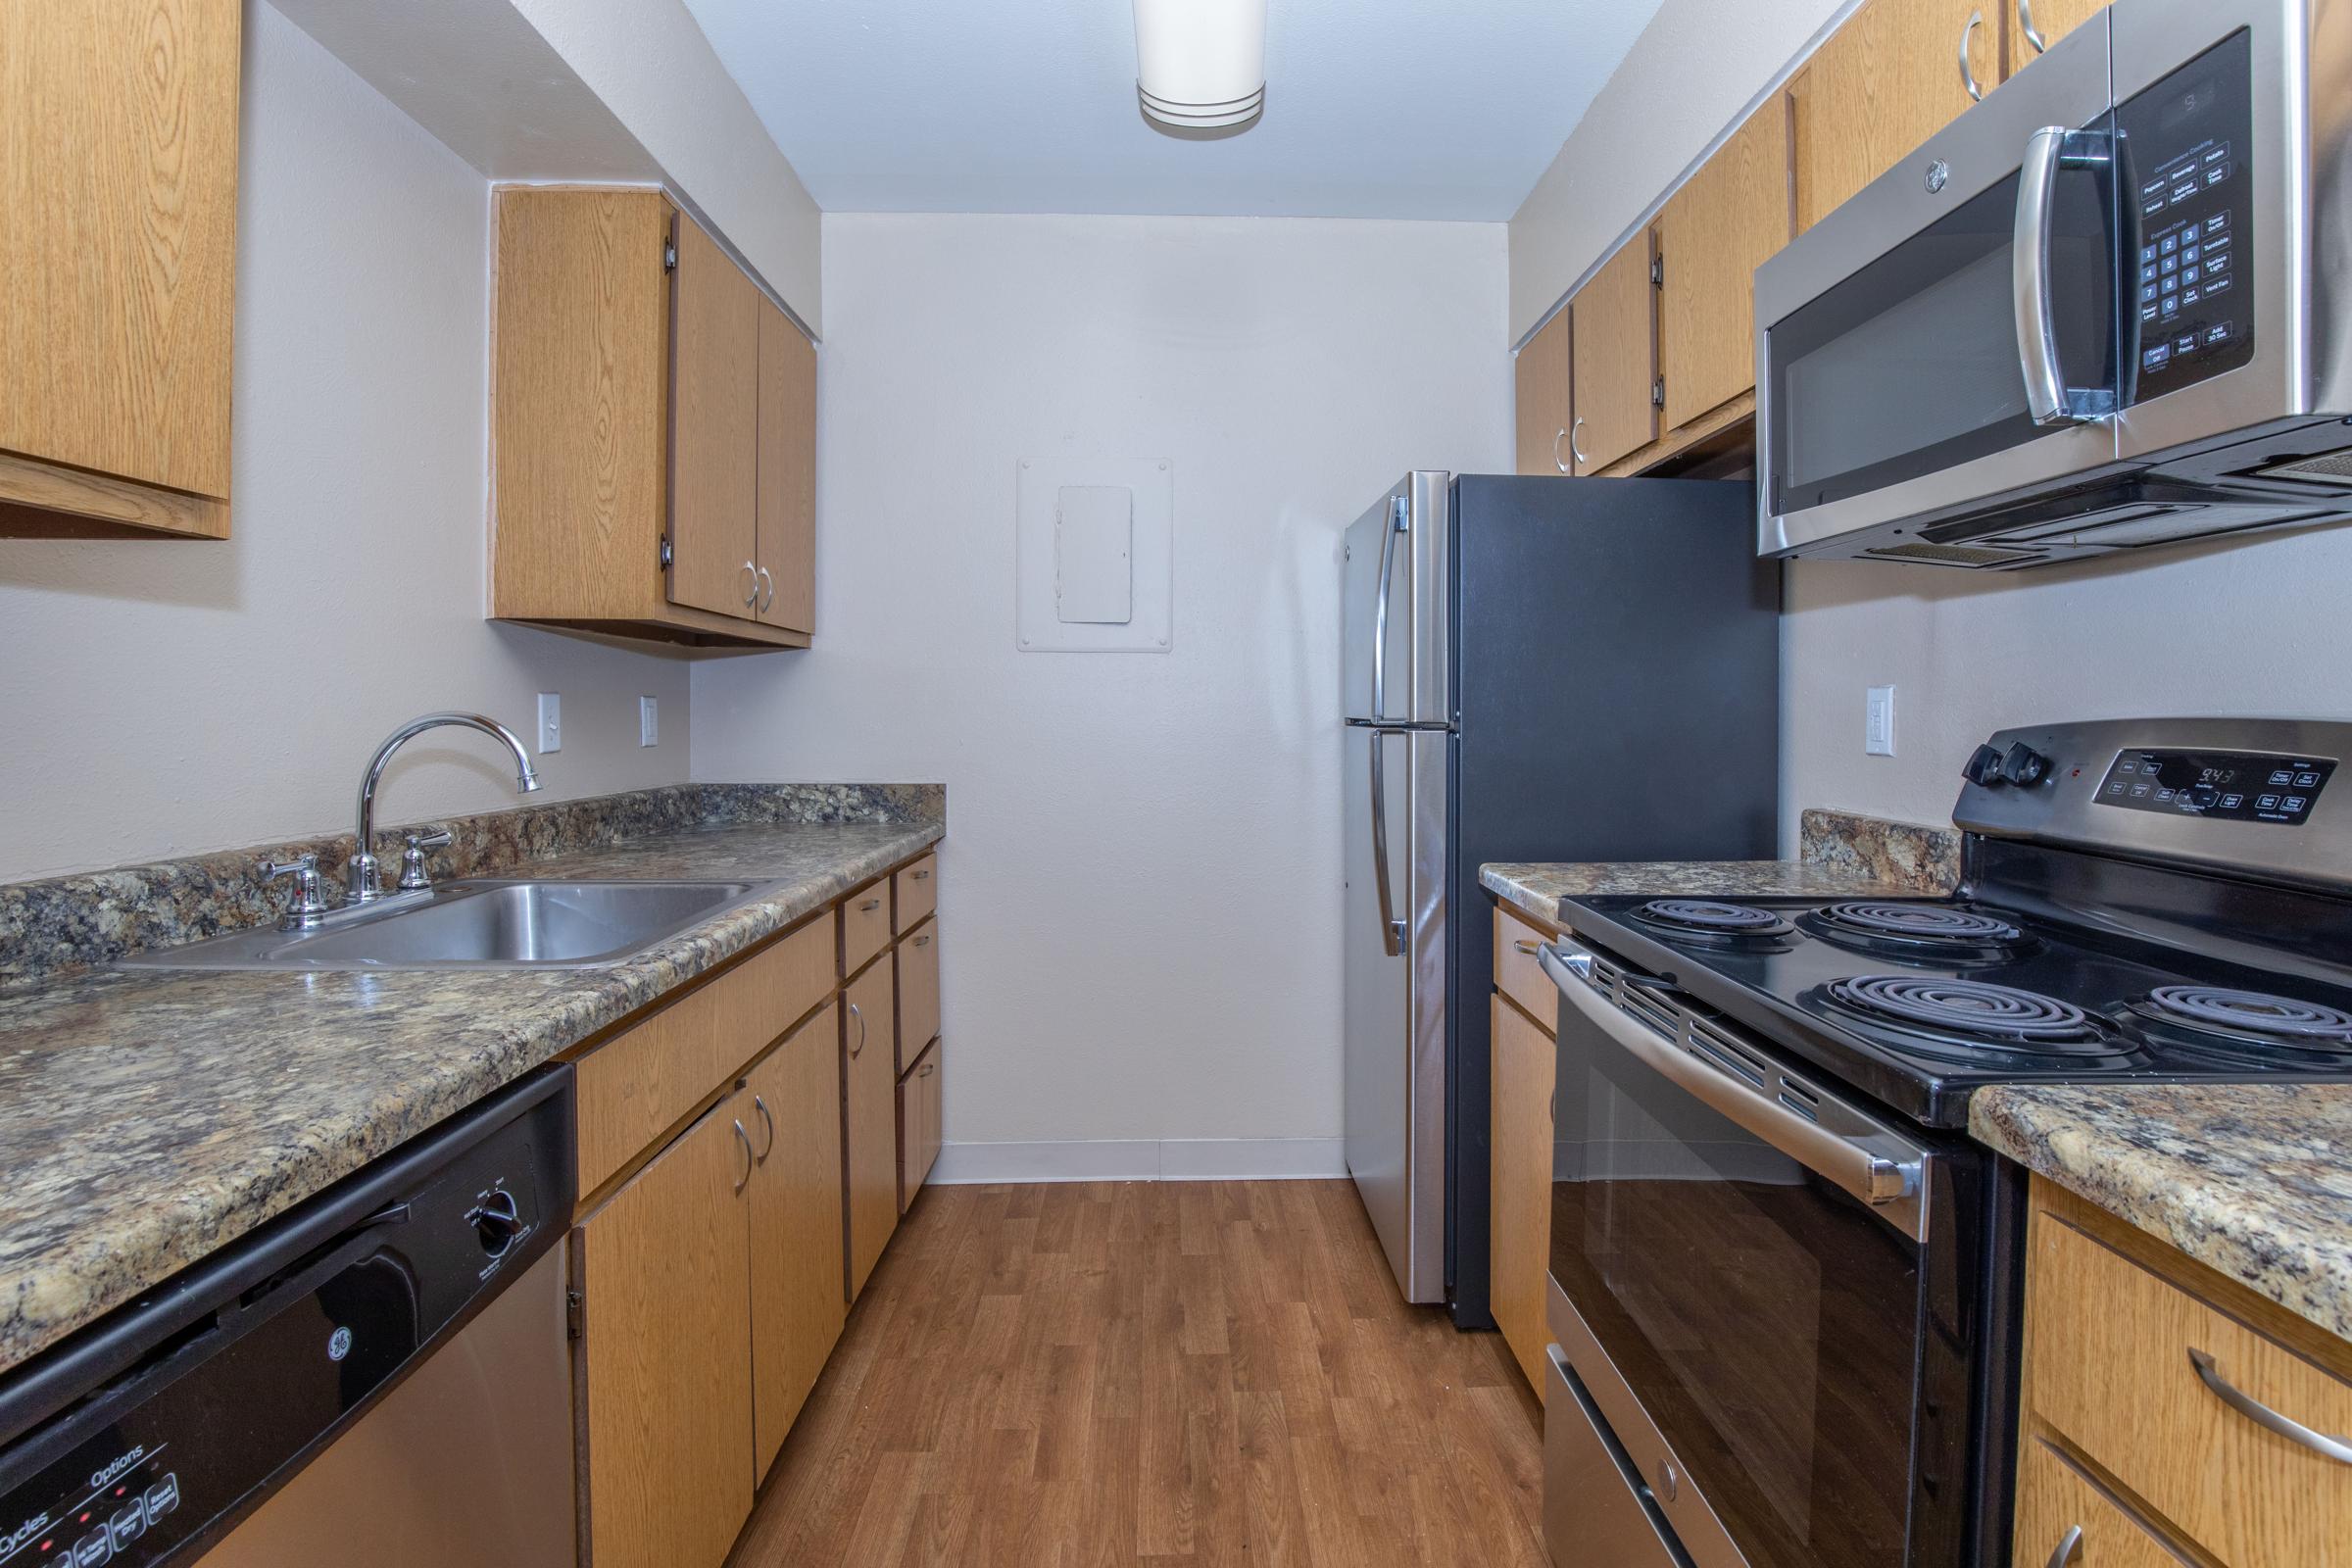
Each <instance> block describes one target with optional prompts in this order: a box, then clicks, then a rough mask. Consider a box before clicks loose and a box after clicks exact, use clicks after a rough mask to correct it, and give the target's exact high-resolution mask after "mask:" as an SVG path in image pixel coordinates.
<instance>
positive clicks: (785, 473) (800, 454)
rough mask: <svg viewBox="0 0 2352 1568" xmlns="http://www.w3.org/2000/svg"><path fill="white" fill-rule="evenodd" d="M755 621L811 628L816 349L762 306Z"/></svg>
mask: <svg viewBox="0 0 2352 1568" xmlns="http://www.w3.org/2000/svg"><path fill="white" fill-rule="evenodd" d="M759 446H760V453H759V508H760V550H759V562H760V573H761V575H760V619H761V620H763V621H766V622H767V623H768V624H769V625H771V626H785V627H789V628H791V629H792V630H794V631H803V632H813V631H815V630H816V345H815V344H813V343H811V342H809V339H808V338H807V337H805V336H804V335H802V332H801V329H800V328H799V327H797V326H795V325H793V324H792V319H791V318H790V317H788V316H786V315H785V314H784V313H783V312H782V311H780V310H778V309H777V308H776V307H775V306H774V305H773V304H772V303H771V302H769V301H768V300H766V299H762V300H760V441H759Z"/></svg>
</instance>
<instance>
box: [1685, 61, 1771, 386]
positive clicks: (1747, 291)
mask: <svg viewBox="0 0 2352 1568" xmlns="http://www.w3.org/2000/svg"><path fill="white" fill-rule="evenodd" d="M1789 222H1790V199H1789V116H1788V111H1787V108H1786V107H1785V106H1784V105H1783V104H1782V103H1781V102H1780V101H1779V99H1777V98H1776V99H1774V100H1773V101H1771V102H1769V103H1767V104H1765V105H1764V107H1763V108H1761V109H1759V110H1757V111H1756V113H1755V114H1754V115H1752V116H1750V117H1749V118H1748V120H1747V123H1745V124H1743V125H1741V126H1740V128H1739V129H1738V130H1736V131H1734V132H1733V133H1732V135H1731V138H1730V139H1729V140H1728V141H1726V142H1725V143H1724V144H1723V146H1722V147H1721V148H1719V149H1717V151H1716V153H1715V156H1714V157H1712V158H1710V159H1708V160H1707V161H1706V163H1705V164H1704V165H1702V166H1701V167H1700V168H1699V170H1698V172H1696V173H1694V174H1692V175H1691V178H1690V180H1689V181H1688V182H1686V183H1685V184H1684V185H1683V187H1682V188H1681V189H1680V190H1678V191H1676V192H1675V193H1674V194H1673V195H1672V196H1671V197H1669V198H1667V201H1666V205H1665V207H1664V209H1663V210H1661V211H1660V212H1659V214H1658V221H1657V230H1656V232H1657V246H1658V265H1659V270H1660V273H1661V277H1662V281H1661V283H1660V285H1659V291H1658V373H1659V374H1660V375H1661V376H1662V377H1663V378H1664V380H1665V383H1666V406H1665V422H1666V427H1667V428H1668V429H1669V430H1673V429H1678V428H1680V427H1681V426H1683V425H1685V424H1687V423H1689V422H1690V421H1691V420H1692V419H1695V418H1697V417H1699V416H1700V415H1703V414H1705V413H1707V412H1708V411H1710V410H1712V409H1715V408H1717V407H1719V406H1721V405H1722V404H1725V403H1728V402H1730V401H1731V400H1732V399H1733V398H1736V397H1738V396H1740V394H1741V393H1743V392H1752V391H1754V390H1755V384H1756V269H1757V268H1759V267H1761V266H1762V265H1764V263H1765V262H1766V261H1767V260H1768V259H1769V258H1771V257H1772V256H1773V255H1774V253H1776V252H1778V251H1779V250H1780V249H1781V247H1783V246H1784V245H1787V244H1788V243H1789V232H1790V230H1789Z"/></svg>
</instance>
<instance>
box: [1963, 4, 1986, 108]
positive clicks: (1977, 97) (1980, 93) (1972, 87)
mask: <svg viewBox="0 0 2352 1568" xmlns="http://www.w3.org/2000/svg"><path fill="white" fill-rule="evenodd" d="M1983 25H1985V13H1984V12H1982V11H1971V12H1970V13H1969V14H1968V25H1966V26H1964V27H1962V28H1961V29H1960V85H1961V86H1963V87H1966V88H1967V89H1968V96H1969V98H1970V100H1971V101H1972V102H1975V103H1980V104H1981V103H1983V102H1984V101H1985V89H1984V88H1982V87H1980V86H1978V85H1977V68H1976V67H1975V66H1974V65H1973V64H1971V63H1970V61H1969V58H1968V46H1969V43H1970V41H1971V40H1973V39H1974V38H1975V37H1976V35H1977V29H1978V28H1979V27H1982V26H1983Z"/></svg>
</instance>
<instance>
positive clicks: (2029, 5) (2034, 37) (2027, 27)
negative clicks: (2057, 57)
mask: <svg viewBox="0 0 2352 1568" xmlns="http://www.w3.org/2000/svg"><path fill="white" fill-rule="evenodd" d="M2017 25H2018V30H2019V31H2021V32H2023V33H2024V34H2025V35H2026V42H2028V43H2030V44H2032V45H2033V46H2034V53H2035V54H2041V53H2043V52H2044V51H2045V50H2047V49H2048V48H2049V47H2050V40H2049V39H2047V38H2044V37H2043V36H2042V35H2041V32H2040V29H2039V28H2037V27H2035V26H2034V0H2017Z"/></svg>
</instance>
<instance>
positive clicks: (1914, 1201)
mask: <svg viewBox="0 0 2352 1568" xmlns="http://www.w3.org/2000/svg"><path fill="white" fill-rule="evenodd" d="M1536 957H1537V961H1538V962H1539V963H1541V964H1542V965H1543V966H1544V973H1545V974H1548V975H1549V976H1551V983H1552V984H1553V985H1555V986H1557V987H1558V988H1559V992H1560V995H1561V996H1562V997H1563V998H1565V999H1566V1000H1567V1002H1568V1005H1570V1006H1572V1007H1574V1008H1575V1009H1576V1010H1577V1012H1578V1013H1579V1014H1580V1015H1581V1016H1582V1017H1583V1018H1584V1019H1585V1021H1586V1022H1588V1023H1590V1024H1592V1025H1593V1027H1594V1028H1595V1029H1598V1030H1599V1031H1600V1032H1601V1033H1603V1034H1605V1035H1607V1036H1608V1037H1609V1038H1610V1039H1611V1040H1613V1041H1615V1042H1616V1043H1617V1044H1618V1045H1620V1046H1622V1047H1624V1048H1625V1049H1626V1051H1627V1052H1628V1053H1630V1054H1632V1055H1633V1056H1634V1058H1635V1059H1636V1060H1638V1061H1640V1062H1641V1063H1642V1065H1644V1066H1646V1067H1649V1068H1652V1069H1654V1070H1655V1071H1656V1072H1657V1073H1658V1074H1659V1075H1660V1076H1661V1077H1663V1078H1665V1079H1666V1080H1667V1081H1668V1082H1670V1083H1672V1084H1674V1085H1675V1086H1676V1087H1677V1088H1679V1089H1683V1090H1686V1091H1688V1092H1689V1093H1690V1094H1691V1095H1692V1096H1693V1097H1695V1098H1696V1099H1697V1100H1698V1101H1699V1102H1700V1103H1702V1104H1704V1105H1706V1106H1707V1107H1708V1108H1710V1109H1712V1110H1714V1111H1715V1112H1717V1113H1718V1114H1720V1115H1722V1116H1724V1117H1726V1118H1728V1119H1729V1120H1731V1121H1733V1122H1736V1123H1738V1124H1739V1125H1740V1127H1742V1128H1744V1129H1745V1130H1746V1131H1748V1132H1750V1133H1752V1134H1754V1135H1755V1136H1756V1137H1758V1138H1760V1139H1762V1140H1763V1141H1764V1142H1765V1143H1767V1144H1770V1145H1771V1146H1772V1147H1773V1148H1774V1149H1777V1150H1779V1151H1780V1152H1782V1153H1784V1154H1786V1155H1788V1156H1789V1158H1790V1159H1793V1160H1795V1161H1796V1162H1797V1163H1798V1164H1800V1165H1802V1166H1804V1167H1805V1168H1806V1169H1807V1170H1809V1171H1812V1172H1813V1173H1814V1174H1815V1175H1817V1176H1819V1177H1821V1178H1822V1179H1823V1180H1825V1181H1827V1182H1829V1183H1830V1184H1831V1185H1832V1186H1834V1187H1836V1188H1838V1190H1839V1191H1841V1192H1843V1193H1846V1194H1848V1195H1849V1196H1851V1197H1853V1198H1855V1199H1858V1200H1860V1201H1862V1202H1864V1203H1867V1204H1869V1205H1870V1207H1871V1208H1872V1209H1873V1210H1874V1211H1876V1212H1877V1213H1878V1214H1879V1215H1880V1217H1881V1218H1883V1219H1886V1220H1887V1221H1888V1222H1889V1223H1891V1224H1893V1225H1894V1226H1895V1227H1896V1228H1897V1229H1899V1230H1902V1231H1903V1232H1904V1233H1905V1234H1906V1235H1909V1236H1910V1237H1911V1238H1912V1239H1913V1240H1914V1241H1925V1240H1927V1223H1928V1205H1927V1202H1926V1197H1927V1195H1926V1193H1925V1191H1924V1188H1925V1183H1926V1179H1927V1151H1925V1150H1923V1149H1920V1148H1918V1147H1917V1146H1915V1145H1911V1144H1908V1143H1907V1142H1905V1141H1904V1140H1902V1139H1900V1138H1899V1137H1897V1136H1896V1135H1895V1134H1893V1133H1892V1132H1891V1131H1890V1130H1887V1129H1884V1128H1880V1127H1879V1126H1878V1124H1877V1122H1876V1119H1875V1118H1873V1117H1869V1116H1866V1115H1865V1114H1863V1113H1862V1112H1861V1111H1860V1110H1858V1109H1855V1108H1854V1107H1852V1106H1850V1105H1847V1104H1845V1103H1843V1102H1841V1101H1838V1100H1836V1099H1834V1098H1833V1097H1831V1096H1828V1095H1821V1094H1820V1092H1819V1091H1818V1090H1814V1091H1812V1092H1813V1093H1814V1094H1815V1095H1817V1096H1819V1099H1820V1101H1821V1109H1822V1110H1831V1111H1834V1112H1836V1113H1837V1115H1836V1119H1838V1120H1841V1121H1844V1122H1846V1123H1848V1124H1849V1125H1850V1126H1854V1127H1858V1128H1859V1127H1868V1128H1871V1129H1873V1131H1871V1132H1869V1133H1867V1134H1864V1135H1862V1136H1861V1137H1849V1136H1847V1135H1846V1134H1845V1133H1842V1132H1839V1131H1838V1130H1837V1129H1836V1128H1834V1127H1831V1126H1829V1125H1826V1124H1825V1122H1824V1119H1823V1117H1822V1115H1821V1111H1820V1110H1817V1111H1815V1113H1814V1114H1812V1115H1807V1114H1805V1113H1804V1112H1801V1111H1797V1110H1792V1109H1790V1108H1789V1106H1788V1105H1785V1104H1783V1103H1781V1102H1780V1101H1779V1100H1777V1099H1773V1098H1771V1097H1770V1096H1767V1095H1765V1094H1762V1093H1760V1092H1758V1091H1757V1090H1756V1089H1755V1088H1754V1087H1753V1086H1751V1085H1750V1084H1748V1083H1747V1082H1746V1081H1745V1080H1744V1079H1741V1078H1738V1077H1735V1076H1734V1075H1733V1074H1731V1073H1730V1072H1728V1071H1726V1070H1725V1069H1723V1068H1721V1067H1719V1066H1717V1065H1715V1063H1714V1062H1712V1061H1710V1060H1708V1059H1707V1057H1705V1056H1703V1055H1701V1054H1698V1053H1697V1052H1696V1051H1694V1050H1691V1049H1689V1048H1688V1047H1687V1046H1686V1045H1685V1043H1684V1042H1683V1041H1682V1040H1680V1039H1672V1040H1670V1039H1668V1038H1667V1037H1666V1036H1664V1035H1661V1034H1660V1033H1658V1032H1657V1031H1656V1030H1655V1029H1652V1028H1650V1027H1649V1026H1648V1025H1647V1024H1644V1023H1642V1021H1641V1020H1640V1019H1637V1018H1635V1017H1633V1016H1632V1015H1631V1014H1629V1013H1627V1012H1626V1011H1625V1010H1624V1009H1623V1008H1621V1007H1619V1006H1618V1005H1616V1003H1614V1002H1612V1001H1611V1000H1609V998H1608V997H1607V996H1605V995H1604V994H1603V993H1602V992H1601V990H1600V987H1599V981H1598V979H1597V978H1596V976H1595V975H1594V973H1593V961H1594V955H1593V953H1592V952H1591V951H1590V950H1588V949H1586V948H1582V947H1579V946H1578V945H1577V944H1576V943H1574V942H1572V941H1569V940H1568V939H1566V938H1564V937H1563V938H1560V939H1559V940H1557V941H1556V942H1553V943H1550V944H1547V945H1545V947H1544V950H1543V951H1542V952H1541V953H1539V954H1538V955H1537V956H1536ZM1808 1087H1810V1086H1808Z"/></svg>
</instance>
